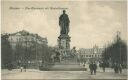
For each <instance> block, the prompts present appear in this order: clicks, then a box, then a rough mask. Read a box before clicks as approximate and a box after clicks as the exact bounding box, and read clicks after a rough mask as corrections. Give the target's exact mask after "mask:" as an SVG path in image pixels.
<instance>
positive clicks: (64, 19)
mask: <svg viewBox="0 0 128 80" xmlns="http://www.w3.org/2000/svg"><path fill="white" fill-rule="evenodd" d="M69 23H70V20H69V18H68V15H67V14H66V11H65V10H63V14H62V15H61V16H60V17H59V26H60V34H68V33H69Z"/></svg>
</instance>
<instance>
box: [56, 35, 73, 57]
mask: <svg viewBox="0 0 128 80" xmlns="http://www.w3.org/2000/svg"><path fill="white" fill-rule="evenodd" d="M70 38H71V37H69V35H66V34H63V35H62V34H61V35H60V36H59V37H58V46H59V49H60V53H61V56H62V57H68V56H69V55H70Z"/></svg>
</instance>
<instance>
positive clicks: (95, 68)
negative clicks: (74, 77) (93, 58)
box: [93, 63, 97, 75]
mask: <svg viewBox="0 0 128 80" xmlns="http://www.w3.org/2000/svg"><path fill="white" fill-rule="evenodd" d="M96 70H97V65H96V63H94V64H93V71H94V75H96Z"/></svg>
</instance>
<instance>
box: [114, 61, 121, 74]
mask: <svg viewBox="0 0 128 80" xmlns="http://www.w3.org/2000/svg"><path fill="white" fill-rule="evenodd" d="M114 71H115V73H120V74H121V73H122V65H121V64H118V63H115V64H114Z"/></svg>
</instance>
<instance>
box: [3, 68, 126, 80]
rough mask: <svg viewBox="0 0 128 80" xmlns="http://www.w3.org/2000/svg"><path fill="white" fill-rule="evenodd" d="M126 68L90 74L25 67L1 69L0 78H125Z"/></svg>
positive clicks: (87, 72) (86, 72) (99, 70)
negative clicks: (24, 68)
mask: <svg viewBox="0 0 128 80" xmlns="http://www.w3.org/2000/svg"><path fill="white" fill-rule="evenodd" d="M126 73H127V70H126V69H123V72H122V74H115V73H114V71H113V69H110V68H109V69H106V72H103V71H102V70H101V69H98V70H97V74H96V75H90V72H89V70H87V71H39V70H35V69H27V71H26V72H24V71H23V72H20V69H14V70H12V71H8V70H5V69H2V79H12V80H14V79H127V74H126Z"/></svg>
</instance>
